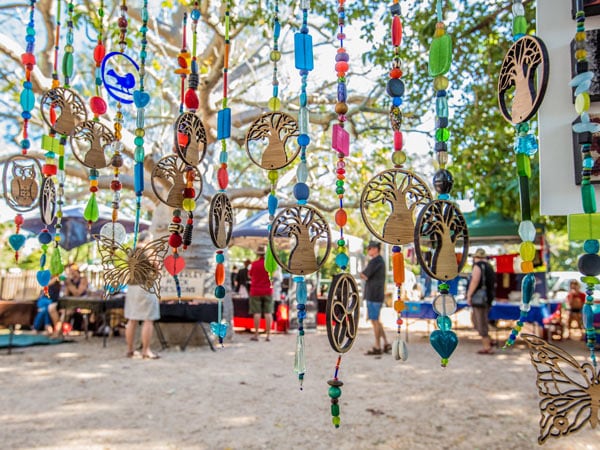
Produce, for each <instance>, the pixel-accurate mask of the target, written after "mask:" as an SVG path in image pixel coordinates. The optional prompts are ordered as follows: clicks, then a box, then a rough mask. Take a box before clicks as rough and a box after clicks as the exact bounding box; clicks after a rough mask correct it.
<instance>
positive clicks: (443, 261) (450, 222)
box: [415, 0, 469, 367]
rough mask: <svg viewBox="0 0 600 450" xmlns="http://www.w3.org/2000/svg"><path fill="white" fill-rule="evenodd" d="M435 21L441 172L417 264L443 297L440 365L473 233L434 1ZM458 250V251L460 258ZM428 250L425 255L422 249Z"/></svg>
mask: <svg viewBox="0 0 600 450" xmlns="http://www.w3.org/2000/svg"><path fill="white" fill-rule="evenodd" d="M436 16H437V23H436V26H435V33H434V35H433V40H432V42H431V48H430V50H429V76H431V77H433V87H434V89H435V117H436V120H435V147H434V150H435V156H436V160H437V163H438V166H439V169H438V170H437V171H436V172H435V174H434V176H433V186H434V188H435V191H436V192H437V194H438V195H437V199H435V200H432V201H431V202H429V203H428V204H427V205H426V206H425V207H424V208H423V209H422V210H421V212H420V213H419V216H418V218H417V223H416V226H415V250H416V254H417V260H418V261H419V264H420V266H421V268H422V270H424V271H425V273H427V275H429V276H431V277H432V278H435V279H436V280H439V281H440V282H441V283H440V284H439V286H438V290H439V292H440V294H439V295H438V296H437V297H436V298H435V299H434V300H433V304H432V307H433V310H434V311H435V312H436V313H437V314H438V317H437V326H438V329H437V330H435V331H434V332H433V333H431V335H430V337H429V341H430V343H431V345H432V347H433V348H434V349H435V350H436V352H437V353H438V354H439V355H440V357H441V359H442V360H441V364H442V367H446V365H447V364H448V360H449V358H450V356H451V355H452V353H453V352H454V350H455V349H456V346H457V345H458V337H457V336H456V333H455V332H454V331H452V320H451V319H450V317H449V316H450V315H451V314H453V313H454V312H455V311H456V309H457V305H456V299H455V298H454V296H453V295H452V294H450V290H449V286H448V283H447V281H449V280H452V279H453V278H455V277H457V276H458V274H459V273H460V271H461V270H462V269H463V267H464V265H465V263H466V262H467V255H468V251H469V235H468V230H467V222H466V221H465V218H464V216H463V215H462V213H461V212H460V210H459V209H458V206H457V205H456V204H455V203H453V202H452V201H450V192H451V190H452V186H453V184H454V179H453V177H452V173H451V172H450V171H449V170H448V169H446V165H447V163H448V153H449V151H448V150H449V149H448V139H449V138H450V131H449V129H448V125H449V124H448V94H447V92H448V91H447V89H448V85H449V82H448V78H446V73H448V71H449V70H450V66H451V64H452V38H451V37H450V35H448V34H447V33H446V26H445V24H444V22H443V20H444V18H443V12H442V1H441V0H438V1H437V3H436ZM456 247H459V248H460V250H461V251H460V252H459V254H458V255H457V254H456V250H455V249H456ZM425 248H426V249H428V251H427V252H425V251H423V249H425Z"/></svg>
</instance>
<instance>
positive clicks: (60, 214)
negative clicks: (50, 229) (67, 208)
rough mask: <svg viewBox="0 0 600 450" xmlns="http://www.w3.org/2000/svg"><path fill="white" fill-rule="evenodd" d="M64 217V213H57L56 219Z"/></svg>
mask: <svg viewBox="0 0 600 450" xmlns="http://www.w3.org/2000/svg"><path fill="white" fill-rule="evenodd" d="M62 216H63V212H62V211H56V217H58V218H59V219H62Z"/></svg>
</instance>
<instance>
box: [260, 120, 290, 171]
mask: <svg viewBox="0 0 600 450" xmlns="http://www.w3.org/2000/svg"><path fill="white" fill-rule="evenodd" d="M286 162H287V155H286V154H285V148H284V146H283V141H282V140H281V139H280V138H279V132H278V130H276V129H275V128H273V127H271V131H270V133H269V145H267V148H266V149H265V151H264V153H263V155H262V160H261V163H260V164H261V166H262V167H263V168H267V169H273V168H276V167H282V166H284V165H285V163H286Z"/></svg>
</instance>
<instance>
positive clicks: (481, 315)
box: [467, 248, 496, 355]
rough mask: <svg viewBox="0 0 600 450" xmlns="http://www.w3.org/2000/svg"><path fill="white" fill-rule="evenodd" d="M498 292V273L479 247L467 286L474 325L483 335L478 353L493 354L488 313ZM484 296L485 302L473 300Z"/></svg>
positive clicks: (468, 301)
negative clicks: (475, 297)
mask: <svg viewBox="0 0 600 450" xmlns="http://www.w3.org/2000/svg"><path fill="white" fill-rule="evenodd" d="M495 292H496V273H495V272H494V268H493V267H492V265H491V264H490V263H489V262H488V261H487V255H486V254H485V250H484V249H482V248H478V249H477V250H476V251H475V254H474V255H473V273H472V274H471V280H470V282H469V286H468V288H467V304H468V305H469V306H472V311H471V320H472V321H473V327H474V328H475V329H476V330H477V332H478V333H479V336H481V343H482V345H483V348H482V349H480V350H479V351H478V352H477V353H479V354H480V355H492V354H493V353H494V350H493V349H492V340H491V339H490V335H489V332H488V313H489V311H490V307H491V306H492V302H493V301H494V296H495ZM474 296H478V297H483V302H477V301H473V297H474Z"/></svg>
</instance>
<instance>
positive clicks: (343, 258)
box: [335, 253, 350, 270]
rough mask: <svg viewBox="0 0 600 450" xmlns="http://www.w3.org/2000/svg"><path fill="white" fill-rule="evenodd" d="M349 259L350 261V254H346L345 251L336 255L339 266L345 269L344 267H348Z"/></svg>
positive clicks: (336, 262)
mask: <svg viewBox="0 0 600 450" xmlns="http://www.w3.org/2000/svg"><path fill="white" fill-rule="evenodd" d="M349 261H350V258H348V255H346V254H345V253H338V254H337V255H336V257H335V264H336V266H338V267H339V268H340V269H342V270H344V269H346V267H348V262H349Z"/></svg>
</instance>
